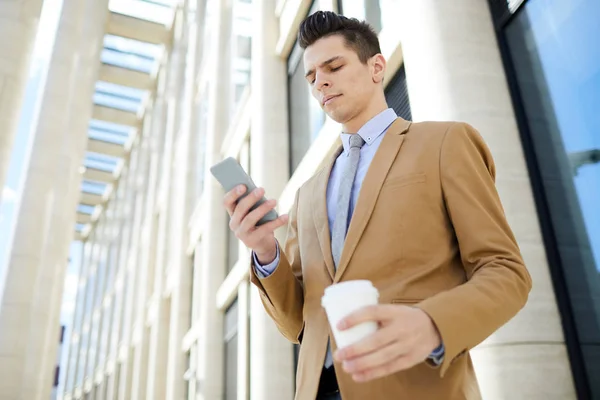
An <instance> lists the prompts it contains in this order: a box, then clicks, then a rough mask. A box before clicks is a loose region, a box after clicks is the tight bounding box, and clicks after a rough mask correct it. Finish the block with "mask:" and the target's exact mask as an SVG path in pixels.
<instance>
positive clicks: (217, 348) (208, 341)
mask: <svg viewBox="0 0 600 400" xmlns="http://www.w3.org/2000/svg"><path fill="white" fill-rule="evenodd" d="M211 6H212V7H213V9H212V10H211V11H207V13H208V14H210V15H211V20H207V22H206V23H208V24H210V26H211V28H209V29H213V35H214V36H213V37H214V39H213V41H212V44H211V47H210V49H204V57H208V58H210V59H211V60H214V62H213V63H211V64H207V68H211V69H210V70H209V71H208V74H209V75H212V76H219V77H220V79H214V80H211V81H210V84H209V85H208V89H207V90H208V93H206V94H204V95H203V96H202V97H205V98H206V101H207V103H208V107H209V111H208V116H207V124H206V127H207V128H206V146H205V151H206V154H205V163H206V168H205V177H204V191H203V195H202V197H203V201H204V202H205V204H206V209H205V210H204V215H205V217H204V227H203V229H202V238H201V247H200V248H201V250H200V252H199V255H200V256H201V257H202V260H201V262H200V265H201V269H200V274H201V277H200V290H199V293H200V296H199V298H200V300H199V303H200V310H199V318H198V326H199V329H200V333H199V335H198V338H199V339H198V352H197V354H198V357H199V360H198V371H197V374H196V376H197V379H198V380H199V381H201V382H202V384H200V385H199V386H200V387H199V389H198V390H199V392H200V393H201V398H203V399H217V398H222V397H223V393H224V390H223V388H224V386H223V385H224V375H223V370H224V346H223V323H224V321H223V312H222V311H221V310H219V309H218V308H217V304H216V295H217V290H218V288H219V286H220V285H221V284H222V283H223V280H224V278H225V269H226V264H225V260H226V242H227V232H226V229H227V219H226V213H225V210H224V209H223V190H222V189H221V187H220V185H219V183H218V182H217V181H216V180H215V179H214V178H213V176H212V175H211V174H210V170H209V168H210V166H212V165H214V164H216V163H217V162H219V161H221V159H222V155H221V146H222V143H223V138H224V136H225V133H226V131H227V128H228V126H229V93H230V92H231V91H230V76H229V73H224V74H223V73H220V71H229V59H230V56H229V52H228V51H225V50H223V49H226V48H227V46H226V43H229V40H228V37H229V36H230V35H231V18H232V14H231V13H232V9H231V3H230V2H229V1H226V0H222V1H218V2H216V1H215V2H209V3H208V6H207V7H211ZM197 254H198V253H197Z"/></svg>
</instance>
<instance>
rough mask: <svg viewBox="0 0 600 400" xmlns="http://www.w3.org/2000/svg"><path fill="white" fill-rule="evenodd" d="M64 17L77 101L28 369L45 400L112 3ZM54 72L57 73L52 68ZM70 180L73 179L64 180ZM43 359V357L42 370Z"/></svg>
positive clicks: (61, 36)
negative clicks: (39, 341)
mask: <svg viewBox="0 0 600 400" xmlns="http://www.w3.org/2000/svg"><path fill="white" fill-rule="evenodd" d="M62 13H63V16H65V18H64V20H61V23H60V25H59V28H58V33H57V38H56V45H55V50H54V52H55V54H54V55H53V59H52V63H53V64H58V65H63V66H67V68H71V69H72V72H71V73H72V74H74V76H75V87H74V89H73V99H74V100H75V101H74V102H72V104H70V105H69V111H70V112H69V114H68V115H69V121H68V128H67V130H66V132H65V134H64V139H63V148H62V154H61V155H60V160H59V161H58V166H59V168H58V173H57V174H56V177H57V179H56V180H55V182H54V189H53V190H54V192H55V193H58V194H60V195H62V196H64V197H63V199H62V201H60V202H59V203H57V204H56V206H55V208H54V213H53V215H52V217H51V222H50V232H51V235H48V241H47V243H46V246H45V250H44V256H43V262H44V265H43V267H42V269H43V272H44V274H47V276H44V277H43V278H42V279H41V280H40V282H42V285H41V288H39V289H38V290H37V291H36V296H37V298H36V302H37V304H36V308H38V309H40V310H44V309H45V308H47V304H48V297H47V296H45V295H44V289H45V288H48V289H49V290H52V295H51V296H50V302H51V303H50V312H49V313H44V314H42V317H40V318H39V319H38V318H36V320H38V321H39V322H40V323H39V324H38V328H39V329H38V328H33V329H32V330H31V332H32V333H33V335H34V337H38V336H39V332H46V336H45V341H44V343H43V347H42V348H41V351H40V352H39V353H37V352H33V351H30V356H29V359H28V362H29V363H30V364H29V365H30V366H31V368H32V370H34V371H36V373H37V376H38V382H37V384H36V385H32V386H35V387H36V394H35V396H36V397H35V398H36V399H40V400H41V399H47V398H48V397H49V396H50V389H51V387H52V381H53V379H54V374H53V370H54V369H53V363H54V361H55V359H56V351H57V345H58V344H57V341H56V334H55V332H57V331H58V330H59V324H60V308H61V303H62V292H63V287H64V279H65V273H66V267H67V263H68V262H67V259H68V255H69V248H70V244H71V241H72V240H73V234H74V226H75V216H76V213H75V210H76V207H77V204H78V203H79V197H80V185H81V179H82V176H81V174H80V172H79V170H80V167H81V165H82V163H83V158H84V155H85V149H86V145H87V129H88V124H89V120H90V118H91V112H92V95H93V92H94V85H95V82H96V76H97V72H98V68H99V60H100V51H101V49H102V47H103V45H102V39H103V36H104V29H105V20H106V16H107V14H108V2H107V1H106V0H102V1H89V0H88V1H85V0H83V1H82V0H79V1H77V2H74V1H72V0H71V1H65V2H64V4H63V11H62ZM74 35H82V36H83V37H85V41H83V40H81V38H78V40H77V41H76V46H78V47H77V48H71V49H69V48H65V47H66V46H69V45H72V39H71V38H72V37H73V36H74ZM49 72H50V73H52V65H51V69H50V71H49ZM65 73H67V71H65ZM49 78H50V80H53V79H54V76H53V75H49ZM49 88H50V86H49ZM48 90H49V89H48ZM58 90H60V89H58ZM42 123H43V121H42ZM65 177H68V178H67V179H65ZM31 350H32V349H31ZM40 355H41V357H42V362H41V367H40ZM31 398H32V399H33V398H34V397H31Z"/></svg>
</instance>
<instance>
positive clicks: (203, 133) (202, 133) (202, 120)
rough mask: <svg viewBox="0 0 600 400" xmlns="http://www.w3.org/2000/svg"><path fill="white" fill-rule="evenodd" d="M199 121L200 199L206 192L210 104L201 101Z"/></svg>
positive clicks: (197, 168)
mask: <svg viewBox="0 0 600 400" xmlns="http://www.w3.org/2000/svg"><path fill="white" fill-rule="evenodd" d="M207 89H208V86H205V88H204V89H203V90H204V91H203V93H206V90H207ZM197 109H198V116H197V118H198V121H197V123H196V126H197V127H198V131H197V133H196V134H197V135H198V136H197V137H198V140H197V142H196V143H197V145H196V198H198V199H199V198H200V196H202V193H203V191H204V173H205V167H206V166H205V165H204V163H205V155H206V137H207V122H208V102H207V101H206V100H204V99H200V100H199V101H198V105H197Z"/></svg>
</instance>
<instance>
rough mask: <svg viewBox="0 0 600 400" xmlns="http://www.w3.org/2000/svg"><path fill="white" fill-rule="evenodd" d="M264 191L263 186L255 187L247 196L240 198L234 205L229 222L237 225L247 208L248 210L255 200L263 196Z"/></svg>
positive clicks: (246, 212)
mask: <svg viewBox="0 0 600 400" xmlns="http://www.w3.org/2000/svg"><path fill="white" fill-rule="evenodd" d="M264 193H265V191H264V189H263V188H256V189H254V190H253V191H252V192H250V193H248V196H246V197H244V198H243V199H241V200H240V201H239V202H238V203H237V205H236V206H235V211H234V212H233V215H231V220H232V221H231V222H232V223H233V224H234V225H235V226H239V225H240V224H241V222H242V220H243V219H244V217H245V216H246V215H247V214H248V210H250V208H251V207H252V206H253V205H254V204H256V202H257V201H258V200H259V199H260V198H261V197H262V196H263V194H264Z"/></svg>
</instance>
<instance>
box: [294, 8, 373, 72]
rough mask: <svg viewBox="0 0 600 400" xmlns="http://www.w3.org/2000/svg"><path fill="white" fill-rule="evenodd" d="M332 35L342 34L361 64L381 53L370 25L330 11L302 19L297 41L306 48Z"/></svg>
mask: <svg viewBox="0 0 600 400" xmlns="http://www.w3.org/2000/svg"><path fill="white" fill-rule="evenodd" d="M333 35H340V36H342V37H343V38H344V41H345V43H346V46H347V47H348V48H350V49H352V50H354V51H355V52H356V54H357V55H358V59H359V60H360V61H361V62H362V63H363V64H366V63H367V60H368V59H369V58H371V57H373V56H374V55H375V54H378V53H381V48H380V47H379V39H378V38H377V34H376V33H375V31H374V30H373V27H372V26H371V25H369V24H368V23H366V22H364V21H359V20H357V19H356V18H347V17H344V16H343V15H339V14H336V13H334V12H332V11H317V12H316V13H314V14H311V15H309V16H308V17H307V18H306V19H305V20H304V21H302V24H301V25H300V30H299V31H298V42H299V44H300V47H301V48H303V49H306V48H307V47H308V46H310V45H312V44H313V43H315V42H316V41H317V40H319V39H322V38H325V37H329V36H333Z"/></svg>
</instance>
